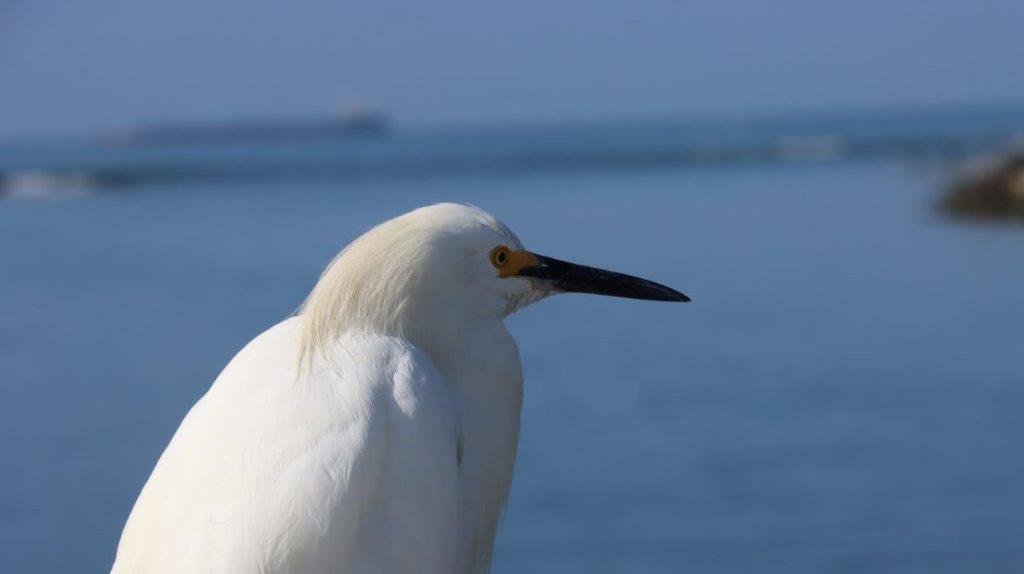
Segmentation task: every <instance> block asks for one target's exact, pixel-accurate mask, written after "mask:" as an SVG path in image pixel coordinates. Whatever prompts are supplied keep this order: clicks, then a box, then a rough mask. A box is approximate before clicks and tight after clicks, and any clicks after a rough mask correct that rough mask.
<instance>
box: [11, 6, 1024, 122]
mask: <svg viewBox="0 0 1024 574" xmlns="http://www.w3.org/2000/svg"><path fill="white" fill-rule="evenodd" d="M1021 22H1024V2H1020V1H1019V0H1012V1H1008V0H986V1H985V2H964V1H962V0H904V1H899V0H887V1H878V0H859V1H857V2H850V1H848V0H846V1H842V2H836V1H828V0H787V1H779V2H764V1H761V0H752V1H743V2H741V1H738V0H717V1H714V2H707V1H705V2H689V1H685V0H674V1H659V0H651V1H636V2H624V1H618V2H606V1H602V0H586V1H584V0H566V1H562V2H558V1H556V0H545V1H536V0H517V1H516V2H503V3H495V2H483V1H480V0H474V1H437V2H422V1H421V2H412V1H397V0H377V1H373V2H349V1H339V0H290V1H289V2H263V1H254V0H175V1H173V2H172V1H166V0H161V1H159V2H156V1H149V0H89V1H87V2H85V1H82V0H31V1H30V0H0V137H4V138H8V137H24V136H38V135H57V134H80V133H91V132H96V131H102V130H109V129H114V128H119V127H130V126H134V125H138V124H140V123H148V122H155V121H179V120H189V121H205V120H216V119H229V118H238V117H268V116H269V117H282V116H284V117H290V116H319V115H325V114H328V113H330V112H331V111H332V110H333V109H335V108H336V107H337V104H338V102H339V101H341V100H350V101H351V100H354V101H359V102H363V103H365V104H367V105H370V106H373V107H375V108H379V109H380V110H382V111H384V112H386V113H388V114H389V115H391V116H392V117H393V118H394V119H395V121H396V122H397V123H398V124H399V125H400V126H427V125H430V126H433V125H452V124H457V125H466V124H470V125H472V124H495V123H508V122H538V121H540V122H543V121H549V120H565V119H594V118H598V119H629V118H649V117H666V116H672V117H675V116H680V117H700V116H702V115H716V116H721V115H726V116H728V115H733V114H749V113H773V112H798V111H800V110H830V109H837V110H851V109H859V108H879V107H886V106H919V105H920V106H944V105H958V104H985V103H998V104H1011V105H1012V104H1015V103H1018V102H1020V103H1024V74H1021V73H1020V63H1021V62H1022V61H1024V42H1020V41H1019V39H1018V38H1019V36H1020V26H1021Z"/></svg>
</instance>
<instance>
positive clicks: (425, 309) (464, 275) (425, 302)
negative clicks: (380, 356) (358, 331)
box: [303, 203, 689, 347]
mask: <svg viewBox="0 0 1024 574" xmlns="http://www.w3.org/2000/svg"><path fill="white" fill-rule="evenodd" d="M567 292H576V293H595V294H599V295H612V296H616V297H629V298H633V299H650V300H656V301H689V298H688V297H687V296H686V295H683V294H682V293H680V292H678V291H676V290H674V289H671V288H669V287H666V286H664V285H660V284H658V283H654V282H652V281H647V280H646V279H640V278H637V277H632V276H629V275H624V274H621V273H615V272H612V271H605V270H603V269H597V268H593V267H587V266H584V265H577V264H574V263H568V262H565V261H561V260H558V259H554V258H551V257H546V256H543V255H538V254H536V253H533V252H531V251H528V250H527V249H525V248H524V247H523V244H522V243H521V242H520V241H519V238H518V237H516V235H515V234H514V233H512V231H511V230H509V229H508V228H507V227H506V226H505V225H504V224H502V223H501V222H500V221H498V220H497V219H496V218H494V217H493V216H492V215H490V214H489V213H487V212H485V211H483V210H481V209H478V208H476V207H472V206H468V205H460V204H454V203H441V204H437V205H431V206H428V207H423V208H420V209H417V210H415V211H411V212H409V213H406V214H404V215H401V216H399V217H396V218H394V219H391V220H389V221H386V222H384V223H381V224H380V225H378V226H376V227H374V228H373V229H371V230H370V231H367V232H366V233H364V234H363V235H362V236H361V237H359V238H358V239H356V240H355V241H353V242H352V243H351V244H349V246H348V247H346V248H345V249H344V250H343V251H342V252H341V253H340V254H339V255H338V257H336V258H335V260H334V261H333V262H332V263H331V264H330V265H329V266H328V268H327V269H326V271H324V274H323V276H322V277H321V279H320V282H319V283H318V284H317V286H316V287H315V288H314V290H313V292H312V293H311V294H310V297H309V299H308V300H307V301H306V304H305V305H304V307H303V315H304V316H306V317H307V319H308V320H309V321H310V329H311V332H312V333H313V335H312V339H314V341H312V344H315V345H316V346H320V347H322V346H323V345H324V344H325V343H326V342H327V341H328V340H329V339H331V338H332V337H331V335H332V334H337V333H340V332H343V331H345V330H348V329H349V328H362V329H367V330H372V331H374V332H381V333H387V334H395V335H402V334H408V333H409V331H410V329H412V328H413V326H412V323H415V324H416V325H423V324H430V325H432V327H431V328H432V329H435V330H438V329H444V328H445V327H446V326H447V327H451V328H457V326H458V325H459V324H460V323H462V322H464V321H465V320H466V319H467V318H479V317H484V318H488V317H491V318H497V319H501V318H503V317H505V316H506V315H508V314H509V313H512V312H513V311H515V310H517V309H519V308H522V307H524V306H526V305H529V304H530V303H533V302H535V301H538V300H540V299H543V298H544V297H547V296H549V295H553V294H557V293H567ZM425 319H429V320H425Z"/></svg>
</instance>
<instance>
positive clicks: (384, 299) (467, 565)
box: [113, 204, 546, 574]
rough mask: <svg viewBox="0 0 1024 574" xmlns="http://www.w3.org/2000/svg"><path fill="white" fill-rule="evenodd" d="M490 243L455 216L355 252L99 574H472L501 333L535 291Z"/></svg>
mask: <svg viewBox="0 0 1024 574" xmlns="http://www.w3.org/2000/svg"><path fill="white" fill-rule="evenodd" d="M499 244H506V245H509V246H510V247H513V248H515V249H519V248H521V245H520V243H519V240H518V239H517V238H516V237H515V236H514V235H512V233H511V232H510V231H509V230H508V229H507V228H506V227H505V226H504V225H502V224H500V223H499V222H497V220H495V219H494V218H493V217H491V216H490V215H488V214H486V213H485V212H483V211H481V210H478V209H476V208H472V207H467V206H461V205H453V204H441V205H437V206H432V207H429V208H423V209H420V210H417V211H415V212H412V213H410V214H406V215H404V216H401V217H399V218H396V219H394V220H391V221H389V222H386V223H384V224H382V225H380V226H378V227H376V228H374V229H373V230H371V231H369V232H367V233H366V234H365V235H364V236H363V237H361V238H360V239H358V240H356V241H355V242H353V244H351V245H350V246H349V247H348V248H346V249H345V250H344V251H343V252H342V253H341V254H340V255H339V256H338V257H337V258H336V259H335V261H334V262H332V263H331V265H330V266H329V267H328V269H327V270H326V271H325V272H324V275H323V277H322V278H321V280H320V282H319V283H318V284H317V286H316V288H315V289H314V291H313V293H312V294H311V295H310V298H309V300H308V301H307V303H306V305H305V306H304V308H303V311H302V313H301V315H300V316H298V317H295V318H291V319H288V320H286V321H284V322H282V323H280V324H278V325H277V326H275V327H273V328H271V329H269V330H268V331H266V332H265V333H263V334H262V335H260V336H258V337H257V338H256V339H255V340H253V341H252V342H251V343H250V344H249V345H247V346H246V347H245V348H244V349H243V350H242V351H241V352H239V354H238V355H237V356H236V357H235V358H234V359H233V360H232V361H231V362H230V363H229V364H228V366H227V367H226V368H225V369H224V372H223V373H221V375H220V376H219V377H218V378H217V380H216V381H215V382H214V384H213V386H212V387H211V388H210V390H209V391H208V392H207V394H206V395H205V396H204V397H203V398H202V399H201V400H200V401H199V402H198V403H197V404H196V405H195V406H194V407H193V408H192V410H191V411H190V412H189V413H188V415H187V416H186V417H185V420H184V421H183V422H182V423H181V426H180V427H179V429H178V431H177V433H176V434H175V435H174V438H173V439H172V440H171V442H170V444H169V445H168V446H167V449H166V450H165V452H164V453H163V455H162V456H161V458H160V461H159V462H158V463H157V465H156V468H155V469H154V470H153V473H152V475H151V476H150V478H149V481H148V482H147V483H146V485H145V487H144V489H143V491H142V494H141V495H140V496H139V498H138V501H137V502H136V504H135V507H134V509H133V510H132V513H131V516H130V517H129V519H128V522H127V524H126V526H125V529H124V532H123V534H122V537H121V541H120V544H119V546H118V552H117V558H116V561H115V564H114V567H113V572H116V573H128V572H131V573H160V572H168V573H171V572H173V573H182V572H196V573H199V572H218V573H220V572H224V573H236V572H237V573H252V572H266V573H287V574H296V573H305V572H309V573H314V572H328V571H330V572H346V573H348V572H352V573H360V572H425V573H430V572H445V573H448V572H462V573H476V572H485V571H486V570H487V569H488V568H489V565H490V560H491V550H492V546H493V543H494V536H495V532H496V529H497V525H498V521H499V518H500V515H501V511H502V508H503V506H504V504H505V500H506V498H507V496H508V490H509V486H510V484H511V479H512V469H513V463H514V460H515V453H516V441H517V437H518V431H519V411H520V407H521V404H522V373H521V369H520V363H519V355H518V351H517V350H516V346H515V342H514V341H513V340H512V338H511V336H510V335H509V334H508V332H507V331H506V330H505V327H504V324H503V321H502V320H503V319H504V317H505V316H506V315H507V314H508V313H510V312H512V311H513V310H515V309H516V308H517V307H518V306H521V305H523V304H526V303H529V302H532V301H534V300H536V299H538V298H540V297H542V296H544V295H545V294H546V293H543V292H538V291H536V290H535V289H533V288H532V287H531V285H530V284H529V283H528V282H527V281H526V280H525V279H521V278H506V279H500V278H498V277H497V275H496V273H495V271H494V269H493V267H491V266H490V264H489V263H488V255H487V254H488V252H489V250H490V249H492V248H493V247H494V246H496V245H499ZM300 357H301V360H300Z"/></svg>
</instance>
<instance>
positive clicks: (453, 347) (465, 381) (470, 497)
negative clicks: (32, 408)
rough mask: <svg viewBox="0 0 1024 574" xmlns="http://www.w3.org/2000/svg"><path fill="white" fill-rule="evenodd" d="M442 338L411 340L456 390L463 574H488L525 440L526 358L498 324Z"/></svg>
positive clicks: (466, 326) (471, 326) (483, 323)
mask: <svg viewBox="0 0 1024 574" xmlns="http://www.w3.org/2000/svg"><path fill="white" fill-rule="evenodd" d="M434 325H435V327H436V325H437V323H436V322H435V323H434ZM440 334H442V333H439V332H438V331H437V330H436V329H434V330H432V332H431V333H429V334H428V333H422V334H416V333H407V336H410V342H411V343H413V344H415V345H416V346H417V347H419V348H420V349H422V350H423V351H424V352H425V353H427V355H428V356H430V358H431V359H432V360H433V361H434V363H435V365H436V366H437V367H438V370H439V371H440V372H441V374H442V375H443V376H444V379H445V381H446V382H447V383H448V384H449V385H450V386H451V391H452V396H453V397H454V398H455V402H456V404H455V410H456V413H458V424H459V431H458V432H459V451H460V452H459V459H460V461H459V475H460V481H461V486H462V488H461V489H460V491H461V493H462V494H461V500H460V503H459V504H460V508H459V514H460V521H461V522H462V524H461V527H462V528H463V536H462V540H464V541H465V542H464V545H465V547H464V548H460V561H461V562H462V564H461V566H462V568H461V569H460V570H461V571H465V572H479V571H486V569H487V567H488V565H489V563H490V556H491V549H492V546H493V543H494V535H495V533H496V531H497V526H498V520H499V518H500V516H501V512H502V509H503V508H504V505H505V501H506V499H507V498H508V491H509V487H510V486H511V482H512V473H513V466H514V464H515V457H516V446H517V442H518V438H519V413H520V409H521V407H522V399H523V379H522V368H521V365H520V361H519V352H518V350H517V349H516V345H515V341H514V340H513V339H512V337H511V335H509V333H508V331H507V330H506V329H505V325H504V324H503V322H502V321H501V320H500V319H497V318H494V319H488V318H483V317H481V318H478V319H477V320H475V321H469V322H462V321H460V323H459V328H458V329H453V330H452V331H449V332H447V333H443V334H444V335H445V336H438V335H440Z"/></svg>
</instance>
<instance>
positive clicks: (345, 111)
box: [107, 102, 390, 145]
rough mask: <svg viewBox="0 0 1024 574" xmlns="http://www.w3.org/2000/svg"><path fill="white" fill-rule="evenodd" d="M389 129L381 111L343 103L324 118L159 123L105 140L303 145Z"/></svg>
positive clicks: (162, 143) (147, 142) (118, 142)
mask: <svg viewBox="0 0 1024 574" xmlns="http://www.w3.org/2000/svg"><path fill="white" fill-rule="evenodd" d="M389 128H390V122H389V120H388V118H387V117H386V116H385V115H384V114H383V113H382V112H380V111H377V110H375V109H373V108H370V107H365V106H363V105H360V104H358V103H355V102H343V103H342V104H341V105H340V106H338V110H337V112H336V113H334V114H332V115H330V116H328V117H326V118H306V119H277V118H262V119H260V118H254V119H235V120H230V121H221V122H209V123H180V124H179V123H159V124H153V125H148V126H143V127H140V128H137V129H133V130H128V131H127V132H123V133H116V134H114V135H113V136H108V137H107V140H108V141H109V142H111V143H114V144H117V145H175V144H215V143H232V142H258V141H302V140H308V139H314V140H315V139H333V138H349V137H357V136H379V135H382V134H384V133H386V132H387V131H388V130H389Z"/></svg>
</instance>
